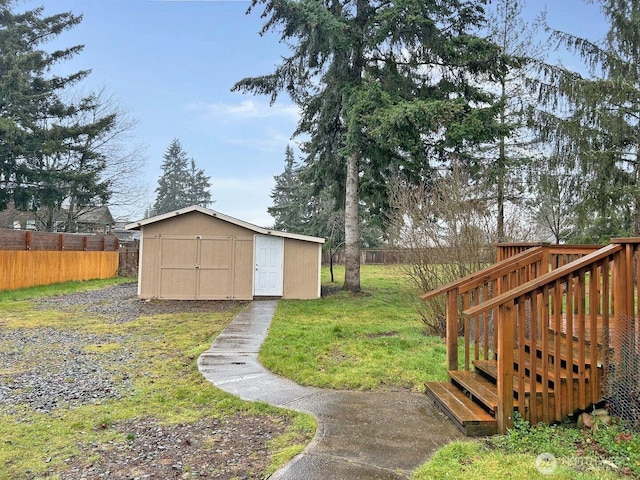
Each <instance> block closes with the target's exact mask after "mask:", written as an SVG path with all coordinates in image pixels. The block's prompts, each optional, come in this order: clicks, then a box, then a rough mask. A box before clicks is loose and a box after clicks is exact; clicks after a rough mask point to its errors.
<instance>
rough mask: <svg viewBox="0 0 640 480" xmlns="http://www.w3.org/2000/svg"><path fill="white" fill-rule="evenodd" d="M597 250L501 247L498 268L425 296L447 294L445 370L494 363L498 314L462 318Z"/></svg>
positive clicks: (535, 246)
mask: <svg viewBox="0 0 640 480" xmlns="http://www.w3.org/2000/svg"><path fill="white" fill-rule="evenodd" d="M599 248H600V246H597V245H548V244H531V243H527V244H501V245H498V247H497V257H498V262H497V263H496V264H495V265H492V266H490V267H487V268H485V269H483V270H480V271H478V272H475V273H472V274H470V275H467V276H466V277H464V278H462V279H460V280H457V281H455V282H452V283H450V284H447V285H444V286H442V287H440V288H437V289H435V290H432V291H430V292H427V293H425V294H424V295H423V296H422V300H424V301H428V300H430V299H432V298H435V297H437V296H439V295H442V294H446V295H447V302H446V325H447V328H446V332H447V333H446V342H447V359H448V360H447V363H448V369H449V370H457V369H459V368H464V369H465V370H469V369H470V368H471V366H472V364H471V362H472V360H483V359H484V360H490V359H493V360H495V352H496V347H497V331H496V330H495V328H494V318H495V316H496V314H497V309H491V310H489V311H483V312H482V313H481V314H478V315H474V316H469V315H464V314H463V312H464V311H465V310H467V309H469V308H471V307H473V306H476V305H480V304H482V303H484V302H487V301H488V300H490V299H492V298H494V297H496V296H498V295H500V294H501V293H503V292H506V291H509V290H511V289H513V288H516V287H518V286H520V285H522V284H524V283H526V282H528V281H529V280H531V279H533V278H537V277H539V276H541V275H543V274H545V273H547V272H548V271H550V270H554V269H556V268H559V267H561V266H563V265H566V264H567V263H570V262H572V261H574V260H576V259H578V258H580V257H582V256H584V255H586V254H588V253H591V252H593V251H594V250H597V249H599ZM460 323H462V331H463V336H462V341H463V344H464V349H463V356H464V360H463V362H464V363H462V364H461V363H460V362H459V338H458V332H459V331H460V328H459V327H460Z"/></svg>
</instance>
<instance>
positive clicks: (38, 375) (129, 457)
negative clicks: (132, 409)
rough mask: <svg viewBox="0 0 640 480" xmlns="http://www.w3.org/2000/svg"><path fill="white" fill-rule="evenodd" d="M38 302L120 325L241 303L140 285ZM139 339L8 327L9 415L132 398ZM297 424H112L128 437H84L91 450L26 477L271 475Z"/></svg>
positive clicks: (4, 340)
mask: <svg viewBox="0 0 640 480" xmlns="http://www.w3.org/2000/svg"><path fill="white" fill-rule="evenodd" d="M243 303H244V302H243ZM35 304H36V308H37V309H40V310H51V309H54V310H60V311H69V312H77V313H79V314H80V315H81V314H82V313H83V312H86V313H89V314H91V316H96V315H99V316H100V317H101V321H103V322H105V323H113V324H123V323H126V322H131V321H133V320H135V319H137V318H138V317H140V316H141V315H154V314H171V313H185V312H188V313H198V312H202V313H209V312H220V311H227V310H229V309H235V308H237V307H238V305H239V303H237V302H228V301H224V302H215V301H167V300H159V301H141V300H138V298H137V285H136V284H135V283H133V284H131V283H129V284H119V285H114V286H111V287H107V288H103V289H99V290H91V291H85V292H78V293H73V294H68V295H61V296H56V297H48V298H42V299H38V300H36V301H35ZM130 340H131V338H130V336H129V335H122V334H100V335H97V334H90V333H85V332H82V331H79V330H73V329H64V330H61V329H56V328H53V327H46V328H19V329H11V330H6V329H2V330H0V411H1V412H2V413H6V414H10V415H16V416H17V417H18V418H21V420H22V421H29V415H30V413H29V412H39V413H53V414H55V409H58V408H73V407H76V406H79V405H83V404H91V403H99V402H102V401H104V400H109V399H117V398H120V397H123V396H125V395H127V394H128V392H129V391H130V389H131V388H132V379H130V378H129V377H128V376H127V374H126V373H125V370H127V368H129V369H130V366H131V364H132V362H136V357H137V354H136V351H135V345H134V344H133V342H131V341H130ZM103 348H104V350H102V349H103ZM121 367H124V368H121ZM287 424H288V421H287V420H283V419H279V418H277V417H271V416H268V415H265V416H250V415H242V414H238V415H236V416H233V417H229V418H224V419H216V418H204V419H201V420H199V421H197V422H193V423H190V424H178V425H163V424H159V423H157V421H155V420H154V419H151V418H137V419H131V420H129V421H127V422H123V423H117V424H114V425H108V426H107V425H105V426H104V427H103V428H108V429H115V430H116V431H118V432H120V433H122V436H123V437H124V440H122V441H111V442H107V443H100V444H87V443H80V444H79V445H78V447H79V449H80V450H81V451H82V454H81V455H79V456H76V457H71V458H68V459H66V460H65V461H64V462H65V466H64V467H63V468H62V469H61V468H60V467H55V469H54V470H51V471H47V472H44V477H43V476H42V474H34V473H33V472H25V474H24V476H21V477H20V478H25V479H35V478H49V477H54V478H61V479H64V480H85V479H86V480H93V479H103V478H109V479H172V478H181V479H183V478H212V479H254V478H256V479H257V478H264V472H265V471H266V469H267V467H268V465H269V463H270V459H269V452H268V444H269V442H270V441H271V439H273V438H274V437H276V436H278V435H280V434H282V433H283V432H284V431H285V430H286V428H287ZM89 459H91V460H89ZM47 461H48V460H47ZM1 476H2V474H1V473H0V477H1Z"/></svg>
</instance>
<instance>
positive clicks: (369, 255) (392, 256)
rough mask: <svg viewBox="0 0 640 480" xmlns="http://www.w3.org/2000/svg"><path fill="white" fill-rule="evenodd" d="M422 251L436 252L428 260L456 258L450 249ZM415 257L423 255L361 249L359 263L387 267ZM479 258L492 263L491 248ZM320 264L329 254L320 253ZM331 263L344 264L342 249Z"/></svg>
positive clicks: (485, 250) (379, 249)
mask: <svg viewBox="0 0 640 480" xmlns="http://www.w3.org/2000/svg"><path fill="white" fill-rule="evenodd" d="M423 251H428V252H436V253H437V254H431V255H426V257H428V258H438V259H442V261H443V262H448V261H449V260H447V259H450V258H456V252H457V249H456V248H455V247H451V248H437V249H436V248H433V247H428V248H425V249H424V250H423ZM416 256H421V257H423V258H424V257H425V255H418V254H416V253H415V251H412V250H410V249H406V248H363V249H361V250H360V263H361V264H363V265H375V264H382V265H389V264H401V263H411V262H412V260H413V259H415V258H416ZM480 256H481V258H482V259H483V261H485V262H487V263H490V262H492V261H493V247H491V246H489V245H487V246H485V247H482V249H481V251H480ZM322 263H323V264H324V265H327V264H329V252H328V251H323V252H322ZM333 263H334V264H336V265H341V264H344V249H340V250H338V251H337V252H335V253H334V254H333Z"/></svg>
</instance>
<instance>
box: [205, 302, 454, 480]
mask: <svg viewBox="0 0 640 480" xmlns="http://www.w3.org/2000/svg"><path fill="white" fill-rule="evenodd" d="M276 306H277V301H258V302H252V303H251V304H249V306H247V307H246V308H245V309H244V310H243V311H242V312H240V314H239V315H238V316H237V317H236V318H235V319H234V320H233V321H232V322H231V323H230V324H229V326H228V327H227V328H226V329H225V330H224V331H223V332H222V333H221V334H220V335H218V337H217V338H216V340H215V341H214V342H213V344H212V345H211V347H210V348H209V350H207V351H206V352H204V353H203V354H202V355H201V356H200V358H199V359H198V368H199V369H200V372H201V373H202V374H203V375H204V376H205V378H206V379H207V380H209V381H210V382H211V383H213V384H214V385H216V386H217V387H219V388H220V389H222V390H225V391H227V392H229V393H232V394H234V395H237V396H239V397H241V398H243V399H245V400H252V401H261V402H267V403H271V404H273V405H277V406H280V407H285V408H290V409H293V410H298V411H302V412H307V413H310V414H312V415H313V416H314V417H315V418H316V419H317V421H318V430H317V431H316V435H315V437H314V439H313V440H312V442H311V443H310V444H309V445H308V446H307V448H306V449H305V450H304V452H303V453H301V454H300V455H298V456H297V457H295V458H294V459H293V460H292V461H291V462H290V463H289V464H287V465H286V466H285V467H284V468H282V469H280V470H279V471H277V472H276V473H275V474H273V475H272V476H271V478H272V479H278V480H294V479H295V480H302V479H304V480H316V479H317V480H320V479H322V480H331V479H336V480H337V479H339V480H352V479H353V480H355V479H371V480H387V479H404V478H409V477H410V476H411V472H412V471H413V470H414V469H415V468H417V467H418V466H420V465H421V464H422V463H424V462H425V461H426V460H428V459H429V457H430V456H431V455H432V454H433V453H434V452H435V451H436V450H437V449H438V448H439V447H441V446H442V445H444V444H446V443H449V442H450V441H451V440H453V439H459V438H463V437H462V434H461V433H460V432H459V431H458V430H457V429H456V428H455V426H454V425H453V423H451V422H450V421H449V420H448V419H447V418H446V417H445V416H444V415H443V414H442V413H440V411H439V410H438V409H437V408H436V406H435V405H434V404H433V402H432V401H431V400H429V398H428V397H427V396H426V395H424V394H419V393H408V392H353V391H341V390H326V389H319V388H314V387H303V386H300V385H298V384H296V383H294V382H292V381H291V380H287V379H285V378H282V377H279V376H278V375H275V374H273V373H271V372H270V371H268V370H267V369H265V368H264V367H263V366H262V365H260V363H259V362H258V350H259V348H260V345H261V344H262V341H263V340H264V339H265V337H266V335H267V332H268V330H269V325H270V324H271V319H272V318H273V314H274V312H275V309H276Z"/></svg>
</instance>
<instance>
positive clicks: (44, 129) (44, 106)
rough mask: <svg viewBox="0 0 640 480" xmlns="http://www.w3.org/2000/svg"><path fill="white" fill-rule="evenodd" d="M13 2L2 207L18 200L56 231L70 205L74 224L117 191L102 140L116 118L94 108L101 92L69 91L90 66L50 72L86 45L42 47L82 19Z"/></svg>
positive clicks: (8, 16)
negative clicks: (70, 94)
mask: <svg viewBox="0 0 640 480" xmlns="http://www.w3.org/2000/svg"><path fill="white" fill-rule="evenodd" d="M14 4H15V2H14V1H12V0H0V158H1V159H2V162H0V209H2V208H5V207H6V205H7V204H8V202H9V201H13V202H14V203H15V205H16V207H18V208H21V209H29V210H32V211H34V212H36V213H37V214H38V216H39V220H40V223H42V224H43V225H44V226H45V228H46V229H47V230H53V228H54V227H55V226H56V225H55V222H56V219H58V218H60V212H61V209H62V207H63V205H67V206H68V207H69V209H68V212H70V213H69V216H68V221H67V228H70V227H71V225H73V222H72V220H73V217H74V215H77V212H79V211H80V210H82V209H86V208H88V207H90V206H91V205H103V204H104V203H105V202H106V201H107V200H108V199H109V197H110V195H111V188H110V187H111V185H110V182H109V181H108V180H105V179H104V178H103V172H104V170H105V168H106V165H107V158H106V157H105V155H104V154H103V152H102V151H101V150H100V149H99V148H97V147H96V144H97V143H99V142H98V141H97V139H104V138H105V137H108V136H109V135H110V132H112V131H113V130H114V128H115V127H116V125H117V116H116V114H115V113H105V112H102V113H101V114H99V115H98V114H96V112H98V111H99V109H100V103H99V101H98V99H97V97H96V96H95V95H90V96H88V97H84V98H80V99H79V100H77V101H69V100H67V96H65V95H63V94H65V93H66V92H67V91H68V89H69V88H71V87H72V86H74V85H75V84H77V82H79V81H80V80H82V79H83V78H84V77H85V76H86V75H87V74H88V73H89V72H88V71H79V72H76V73H73V74H70V75H67V76H56V75H51V74H50V72H51V69H52V67H53V66H54V65H56V64H57V63H59V62H60V61H62V60H66V59H69V58H72V57H73V56H74V55H76V54H77V53H79V52H80V51H81V50H82V46H74V47H70V48H67V49H64V50H55V51H53V52H51V53H49V52H46V51H45V50H43V49H41V47H42V46H43V45H44V44H46V43H47V42H49V41H51V40H52V39H54V38H55V37H56V36H58V35H59V34H60V33H61V32H63V31H65V30H68V29H70V28H72V27H74V26H75V25H77V24H78V23H79V22H80V21H81V19H82V17H80V16H75V15H73V14H72V13H70V12H68V13H60V14H57V15H52V16H49V17H43V15H42V12H43V9H42V8H36V9H34V10H29V11H26V12H22V13H15V12H14V11H13V7H14Z"/></svg>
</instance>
